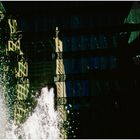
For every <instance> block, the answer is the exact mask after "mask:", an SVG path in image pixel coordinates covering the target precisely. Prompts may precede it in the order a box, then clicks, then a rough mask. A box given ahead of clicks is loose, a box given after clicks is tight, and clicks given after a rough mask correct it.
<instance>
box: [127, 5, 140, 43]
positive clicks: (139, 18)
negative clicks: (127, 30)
mask: <svg viewBox="0 0 140 140" xmlns="http://www.w3.org/2000/svg"><path fill="white" fill-rule="evenodd" d="M124 23H129V24H138V23H140V4H138V3H137V2H135V3H134V4H133V6H132V8H131V10H130V12H129V14H128V16H127V18H125V20H124ZM139 34H140V31H134V32H131V34H130V37H129V40H128V43H129V44H130V43H131V42H132V41H134V40H135V39H136V38H137V37H138V36H139Z"/></svg>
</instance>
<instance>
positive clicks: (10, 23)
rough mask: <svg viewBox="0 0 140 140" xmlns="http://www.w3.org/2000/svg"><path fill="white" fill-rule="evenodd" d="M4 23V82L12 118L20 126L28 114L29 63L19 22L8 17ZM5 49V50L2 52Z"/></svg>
mask: <svg viewBox="0 0 140 140" xmlns="http://www.w3.org/2000/svg"><path fill="white" fill-rule="evenodd" d="M3 20H4V21H3V22H4V23H5V24H3V26H2V27H1V28H2V29H3V28H4V29H5V32H4V31H3V32H2V35H3V36H2V37H1V38H2V39H3V40H1V42H2V41H4V42H2V43H4V47H3V48H1V51H3V54H1V55H2V56H1V58H2V57H3V58H4V60H3V61H4V63H3V65H2V67H3V80H4V81H5V85H6V95H5V96H6V99H7V100H8V101H7V102H8V106H9V108H10V109H9V112H10V115H11V116H10V117H11V118H13V119H14V121H15V122H16V123H17V124H19V123H21V122H23V121H24V119H25V118H26V115H27V113H28V109H27V106H26V105H25V103H24V101H25V100H26V99H27V97H28V94H29V80H28V63H27V61H26V60H25V58H24V53H23V52H22V51H21V48H20V39H21V37H22V36H21V33H20V32H19V31H18V30H17V21H16V20H15V19H12V18H8V17H7V15H6V17H5V19H3ZM2 49H3V50H2Z"/></svg>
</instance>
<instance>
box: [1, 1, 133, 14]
mask: <svg viewBox="0 0 140 140" xmlns="http://www.w3.org/2000/svg"><path fill="white" fill-rule="evenodd" d="M2 3H3V5H4V7H5V9H6V11H7V13H12V14H13V13H14V15H20V16H21V15H24V16H30V15H34V14H46V15H47V14H48V15H50V14H56V15H57V14H73V13H75V14H79V13H80V14H92V13H94V12H99V13H100V12H101V13H103V12H104V11H108V12H109V13H111V12H112V11H114V12H120V13H121V12H124V11H126V9H129V8H130V7H131V4H132V2H128V1H127V2H120V1H117V2H113V1H108V2H107V1H99V2H94V1H88V2H87V1H59V2H58V1H41V2H40V1H28V2H27V1H20V2H19V1H11V2H10V1H5V2H2Z"/></svg>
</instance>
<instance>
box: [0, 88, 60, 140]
mask: <svg viewBox="0 0 140 140" xmlns="http://www.w3.org/2000/svg"><path fill="white" fill-rule="evenodd" d="M0 107H2V104H1V100H0ZM4 112H5V111H4ZM5 118H6V116H4V115H3V116H0V122H3V123H4V121H3V120H4V119H5ZM5 123H6V121H5ZM58 123H59V115H58V112H57V111H55V109H54V89H53V88H51V89H50V90H48V88H47V87H44V88H42V90H41V95H40V97H39V98H38V103H37V106H36V108H35V110H34V112H32V114H31V115H30V116H29V117H28V119H27V120H26V122H25V123H24V124H22V125H20V126H17V125H15V124H14V123H9V124H8V123H7V128H6V130H5V129H4V130H3V129H2V127H1V126H2V125H1V126H0V136H2V138H6V139H18V138H22V139H51V140H56V139H59V138H60V137H59V135H60V130H59V127H58ZM3 126H4V124H3ZM5 126H6V125H5ZM2 134H4V135H2Z"/></svg>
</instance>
